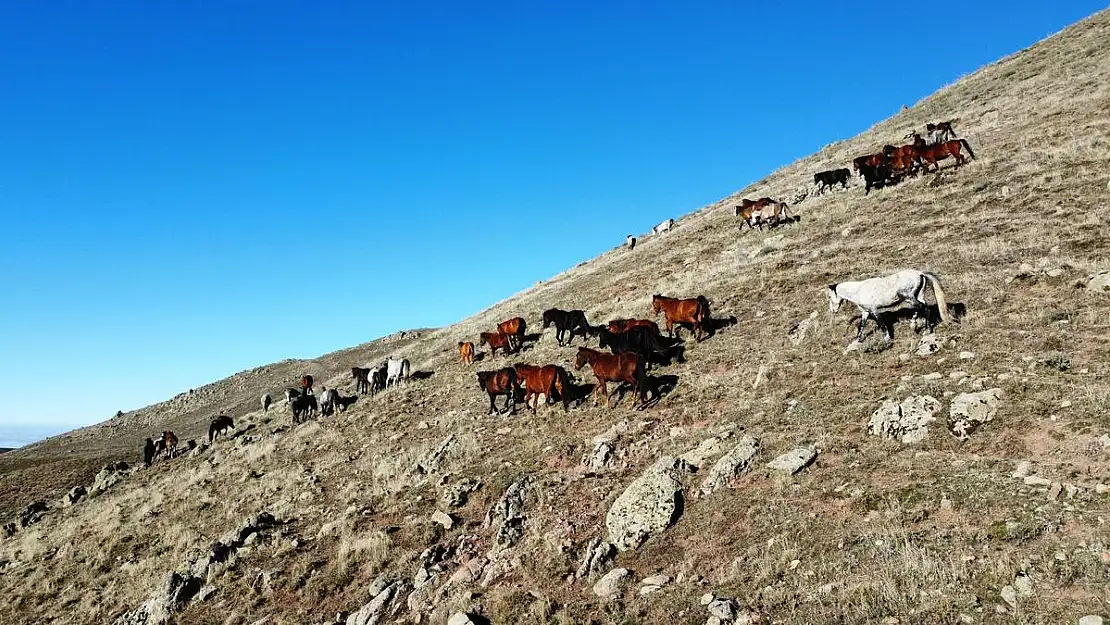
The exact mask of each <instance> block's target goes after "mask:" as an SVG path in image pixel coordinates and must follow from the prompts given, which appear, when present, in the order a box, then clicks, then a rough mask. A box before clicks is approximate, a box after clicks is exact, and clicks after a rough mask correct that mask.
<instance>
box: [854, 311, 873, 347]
mask: <svg viewBox="0 0 1110 625" xmlns="http://www.w3.org/2000/svg"><path fill="white" fill-rule="evenodd" d="M869 314H871V313H869V312H868V311H866V310H862V311H860V314H859V332H857V333H856V342H857V343H862V342H863V328H864V326H865V325H867V316H868V315H869Z"/></svg>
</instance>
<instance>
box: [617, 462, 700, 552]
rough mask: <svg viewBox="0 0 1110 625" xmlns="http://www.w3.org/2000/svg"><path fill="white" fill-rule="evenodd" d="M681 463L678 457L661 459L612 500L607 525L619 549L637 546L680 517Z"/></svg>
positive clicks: (681, 500)
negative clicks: (679, 470)
mask: <svg viewBox="0 0 1110 625" xmlns="http://www.w3.org/2000/svg"><path fill="white" fill-rule="evenodd" d="M679 466H680V465H679V461H678V460H676V459H675V458H672V457H670V456H664V457H662V458H660V459H659V460H658V461H656V462H655V464H653V465H652V466H651V467H649V468H648V470H647V471H646V472H644V474H643V475H641V476H640V477H639V478H637V479H636V480H635V481H633V482H632V483H631V484H629V485H628V488H626V489H625V490H624V492H623V493H621V494H620V496H619V497H617V499H616V501H614V502H613V505H612V506H611V507H610V508H609V512H608V513H606V515H605V526H606V528H607V529H608V530H609V542H611V543H613V545H614V546H615V547H616V548H617V549H619V550H620V551H628V550H630V549H636V548H638V547H639V546H640V545H642V544H643V542H644V541H645V540H647V539H648V537H649V536H652V535H654V534H658V533H659V532H662V531H663V530H665V529H667V528H668V527H670V526H671V524H673V523H674V522H675V521H677V520H678V517H679V516H680V515H681V514H682V506H683V503H684V499H683V489H682V483H681V482H679V481H678V473H677V469H678V467H679Z"/></svg>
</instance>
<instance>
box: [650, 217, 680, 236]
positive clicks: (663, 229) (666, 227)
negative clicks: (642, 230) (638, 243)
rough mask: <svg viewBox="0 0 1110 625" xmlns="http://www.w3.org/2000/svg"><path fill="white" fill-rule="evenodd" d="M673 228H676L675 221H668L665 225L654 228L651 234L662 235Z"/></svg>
mask: <svg viewBox="0 0 1110 625" xmlns="http://www.w3.org/2000/svg"><path fill="white" fill-rule="evenodd" d="M672 226H674V219H668V220H667V221H664V222H663V223H661V224H659V225H658V226H655V227H654V228H652V229H651V233H652V234H659V233H662V232H666V231H668V230H670V229H671V227H672Z"/></svg>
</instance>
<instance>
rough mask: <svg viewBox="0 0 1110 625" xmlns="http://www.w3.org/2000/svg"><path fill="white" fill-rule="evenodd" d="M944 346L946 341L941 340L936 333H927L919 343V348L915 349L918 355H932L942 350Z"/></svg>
mask: <svg viewBox="0 0 1110 625" xmlns="http://www.w3.org/2000/svg"><path fill="white" fill-rule="evenodd" d="M943 346H944V341H943V340H941V338H940V337H939V336H937V335H936V334H925V335H923V336H922V337H921V341H920V342H918V344H917V350H915V351H914V353H915V354H917V355H918V356H932V355H933V354H935V353H937V352H939V351H940V348H941V347H943Z"/></svg>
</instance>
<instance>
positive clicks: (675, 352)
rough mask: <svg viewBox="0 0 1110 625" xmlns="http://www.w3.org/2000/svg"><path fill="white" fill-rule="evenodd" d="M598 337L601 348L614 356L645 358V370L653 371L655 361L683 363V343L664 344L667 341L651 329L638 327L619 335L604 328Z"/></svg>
mask: <svg viewBox="0 0 1110 625" xmlns="http://www.w3.org/2000/svg"><path fill="white" fill-rule="evenodd" d="M598 336H599V339H600V340H599V344H600V346H601V347H608V348H609V351H611V352H613V353H614V354H636V355H638V356H639V357H640V358H643V359H644V369H645V370H648V369H651V364H652V362H653V361H655V360H661V361H664V362H667V361H670V360H671V359H672V358H673V359H676V360H678V361H679V362H683V356H682V345H681V342H680V341H678V340H677V339H675V340H672V342H671V344H670V345H668V344H667V343H666V342H664V341H666V340H667V339H664V338H663V337H662V336H660V335H659V332H658V331H656V330H652V329H651V328H646V327H643V326H637V327H635V328H629V329H628V330H627V331H625V332H621V333H619V334H618V333H614V332H610V331H609V330H606V329H605V328H602V329H600V330H599V331H598Z"/></svg>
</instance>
